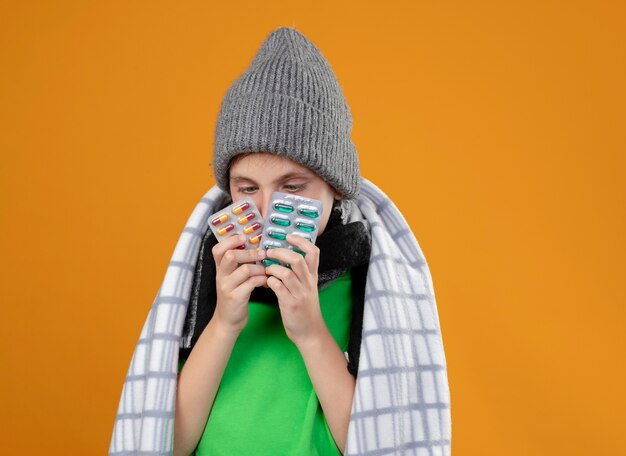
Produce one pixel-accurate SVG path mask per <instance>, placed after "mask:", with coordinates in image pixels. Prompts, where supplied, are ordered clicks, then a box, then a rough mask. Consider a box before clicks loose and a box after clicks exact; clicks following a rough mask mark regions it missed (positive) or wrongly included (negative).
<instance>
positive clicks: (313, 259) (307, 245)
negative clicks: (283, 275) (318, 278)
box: [287, 234, 320, 274]
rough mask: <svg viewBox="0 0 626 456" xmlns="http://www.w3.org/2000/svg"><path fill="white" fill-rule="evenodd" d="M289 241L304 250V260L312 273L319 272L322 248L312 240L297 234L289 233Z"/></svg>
mask: <svg viewBox="0 0 626 456" xmlns="http://www.w3.org/2000/svg"><path fill="white" fill-rule="evenodd" d="M287 242H289V243H290V244H291V245H293V246H295V247H297V248H299V249H300V250H301V251H302V252H304V261H305V262H306V265H307V266H308V268H309V271H310V272H311V274H317V267H318V264H319V258H320V249H319V247H317V246H316V245H315V244H313V243H312V242H311V241H308V240H306V239H304V238H303V237H302V236H298V235H296V234H288V235H287Z"/></svg>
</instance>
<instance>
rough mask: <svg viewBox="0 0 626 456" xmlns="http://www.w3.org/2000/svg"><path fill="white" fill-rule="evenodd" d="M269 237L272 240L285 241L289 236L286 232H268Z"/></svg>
mask: <svg viewBox="0 0 626 456" xmlns="http://www.w3.org/2000/svg"><path fill="white" fill-rule="evenodd" d="M267 235H268V236H269V237H271V238H274V239H278V240H279V241H284V240H285V239H287V235H286V234H285V232H284V231H277V230H269V231H268V232H267Z"/></svg>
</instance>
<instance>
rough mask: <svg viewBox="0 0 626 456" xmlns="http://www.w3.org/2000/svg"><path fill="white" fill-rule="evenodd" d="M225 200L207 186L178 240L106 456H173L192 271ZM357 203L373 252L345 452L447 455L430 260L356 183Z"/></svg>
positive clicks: (385, 203)
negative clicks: (209, 221) (211, 222)
mask: <svg viewBox="0 0 626 456" xmlns="http://www.w3.org/2000/svg"><path fill="white" fill-rule="evenodd" d="M223 195H224V194H223V192H222V191H221V190H220V189H219V188H217V186H213V187H212V188H211V189H209V190H208V192H207V193H206V194H205V195H204V196H203V197H202V198H201V199H200V201H199V202H198V203H197V205H196V207H195V208H194V210H193V212H192V213H191V216H190V217H189V219H188V220H187V224H186V226H185V228H184V229H183V231H182V233H181V235H180V238H179V240H178V242H177V244H176V247H175V249H174V253H173V255H172V259H171V260H170V263H169V266H168V268H167V271H166V273H165V278H164V279H163V282H162V284H161V286H160V287H159V290H158V291H157V294H156V297H155V299H154V302H153V304H152V306H151V308H150V311H149V312H148V316H147V318H146V321H145V323H144V325H143V328H142V330H141V334H140V337H139V341H138V342H137V345H136V347H135V351H134V353H133V356H132V359H131V362H130V367H129V369H128V373H127V375H126V378H125V380H124V385H123V388H122V394H121V398H120V402H119V406H118V409H117V415H116V418H115V423H114V427H113V435H112V438H111V444H110V447H109V455H171V454H172V450H173V445H172V444H173V432H174V416H175V409H174V407H175V403H176V384H177V376H178V375H177V374H178V353H179V348H180V346H181V345H180V344H181V335H182V332H183V324H184V322H185V316H186V311H187V306H188V304H189V299H190V295H191V286H192V281H193V273H194V269H195V264H196V261H197V259H198V252H199V248H200V243H201V240H202V237H203V234H204V233H205V231H206V230H207V229H208V225H207V219H208V217H209V215H211V214H212V213H213V212H214V208H215V205H216V202H218V201H220V199H221V198H223ZM357 204H358V206H359V208H360V210H361V212H362V213H363V215H364V217H365V218H366V219H367V220H368V222H369V224H370V228H371V235H372V254H371V258H370V264H369V269H368V273H367V282H366V286H365V303H364V312H363V333H362V339H361V352H360V358H359V371H358V377H357V383H356V389H355V393H354V398H353V402H352V411H351V417H350V426H349V428H348V438H347V444H346V450H345V455H346V456H353V455H354V456H357V455H358V456H365V455H372V456H373V455H449V454H450V448H451V440H450V439H451V415H450V391H449V386H448V378H447V370H446V360H445V353H444V347H443V340H442V337H441V328H440V324H439V316H438V313H437V305H436V302H435V295H434V290H433V284H432V278H431V275H430V271H429V268H428V264H427V263H426V260H425V258H424V255H423V253H422V251H421V249H420V247H419V244H418V242H417V240H416V239H415V236H414V235H413V233H412V232H411V229H410V228H409V226H408V224H407V223H406V220H405V219H404V217H403V216H402V214H401V213H400V211H399V210H398V208H397V207H396V206H395V205H394V204H393V202H392V201H391V200H390V199H389V198H388V197H387V195H385V194H384V193H383V192H382V191H381V190H380V189H379V188H378V187H377V186H375V185H374V184H373V183H372V182H370V181H369V180H367V179H365V178H363V177H362V178H361V190H360V193H359V196H358V198H357Z"/></svg>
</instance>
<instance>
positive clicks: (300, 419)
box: [179, 272, 352, 456]
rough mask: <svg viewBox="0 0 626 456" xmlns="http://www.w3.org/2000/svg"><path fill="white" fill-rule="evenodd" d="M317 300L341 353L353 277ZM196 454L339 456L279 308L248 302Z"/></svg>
mask: <svg viewBox="0 0 626 456" xmlns="http://www.w3.org/2000/svg"><path fill="white" fill-rule="evenodd" d="M319 300H320V307H321V311H322V315H323V317H324V321H325V322H326V325H327V326H328V329H329V330H330V332H331V334H332V335H333V337H334V339H335V341H336V342H337V344H338V345H339V347H340V348H341V350H342V351H344V352H346V351H347V349H348V340H349V336H350V322H351V317H352V296H351V276H350V272H347V273H345V274H343V275H342V276H340V277H338V278H337V279H336V280H334V281H333V282H332V283H331V284H330V285H329V286H328V287H326V288H325V289H323V290H322V291H320V293H319ZM184 362H185V360H180V362H179V372H180V369H181V368H182V366H183V364H184ZM195 454H196V455H197V456H205V455H211V456H220V455H224V456H238V455H255V456H263V455H271V456H277V455H303V456H304V455H324V456H325V455H333V456H337V455H341V452H340V451H339V449H338V448H337V445H336V444H335V441H334V439H333V437H332V434H331V432H330V429H329V427H328V424H327V422H326V419H325V417H324V413H323V410H322V407H321V405H320V403H319V400H318V398H317V395H316V393H315V390H314V389H313V384H312V383H311V379H310V377H309V375H308V372H307V370H306V365H305V364H304V359H303V358H302V355H301V354H300V351H299V350H298V348H297V347H296V346H295V344H294V343H293V342H292V341H291V340H290V339H289V338H288V337H287V334H286V333H285V328H284V327H283V323H282V319H281V316H280V309H279V307H278V304H268V303H261V302H255V301H250V302H249V305H248V323H247V324H246V326H245V328H244V329H243V330H242V332H241V333H240V335H239V337H238V339H237V341H236V343H235V345H234V347H233V351H232V354H231V356H230V359H229V361H228V364H227V365H226V368H225V370H224V375H223V377H222V381H221V383H220V386H219V388H218V390H217V394H216V396H215V401H214V403H213V408H212V410H211V414H210V415H209V419H208V420H207V423H206V426H205V429H204V432H203V434H202V438H201V440H200V442H199V444H198V447H197V449H196V452H195Z"/></svg>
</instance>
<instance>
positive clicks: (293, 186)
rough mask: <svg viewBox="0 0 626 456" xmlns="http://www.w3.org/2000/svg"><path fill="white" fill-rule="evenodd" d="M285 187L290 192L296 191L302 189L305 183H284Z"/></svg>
mask: <svg viewBox="0 0 626 456" xmlns="http://www.w3.org/2000/svg"><path fill="white" fill-rule="evenodd" d="M283 188H284V189H285V190H287V191H288V192H292V193H295V192H299V191H300V190H302V189H303V188H304V184H285V185H283Z"/></svg>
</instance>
